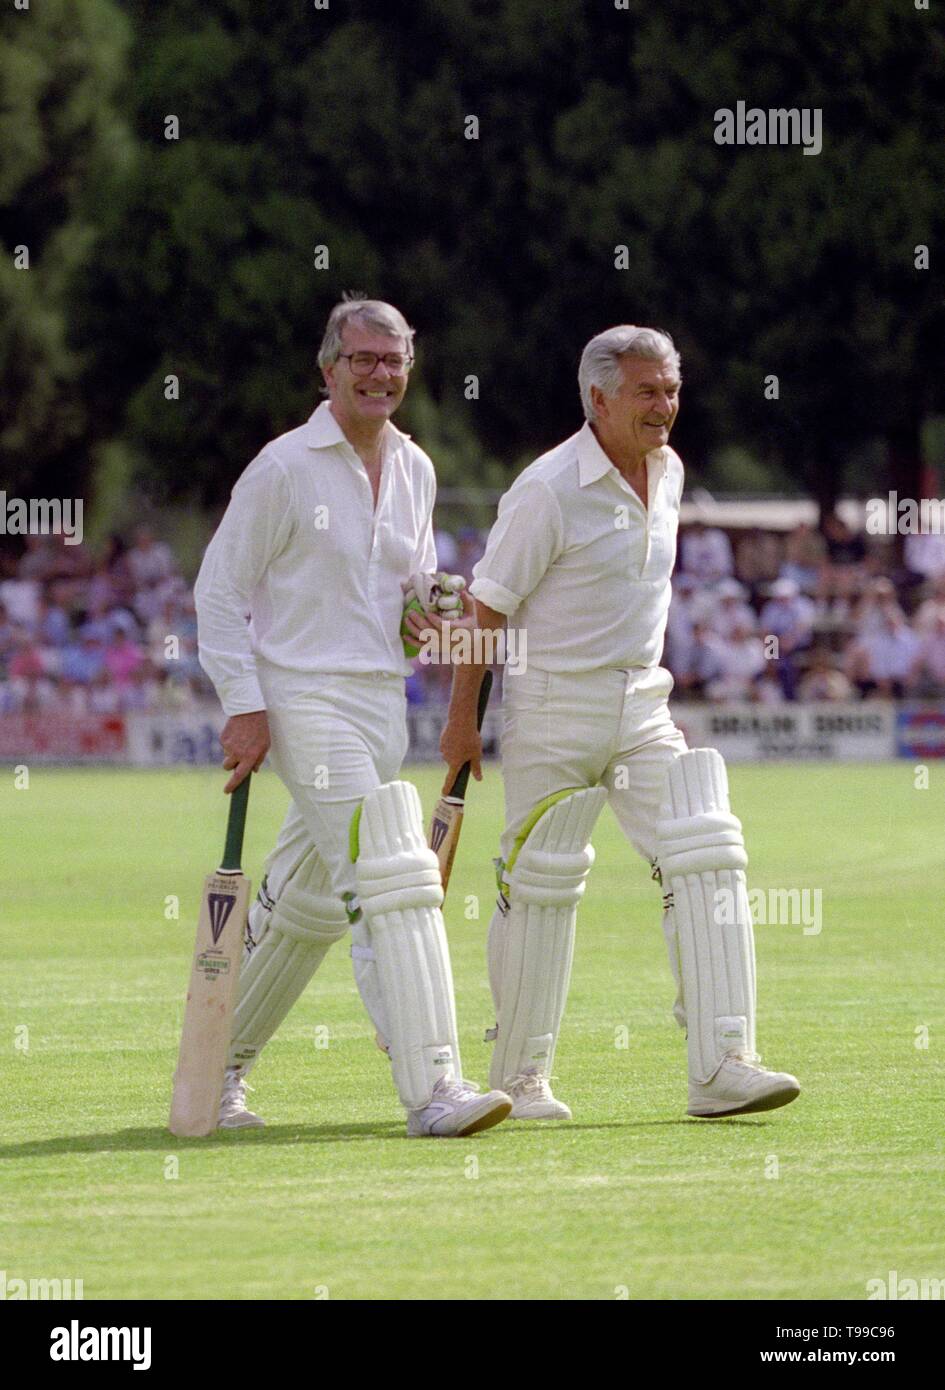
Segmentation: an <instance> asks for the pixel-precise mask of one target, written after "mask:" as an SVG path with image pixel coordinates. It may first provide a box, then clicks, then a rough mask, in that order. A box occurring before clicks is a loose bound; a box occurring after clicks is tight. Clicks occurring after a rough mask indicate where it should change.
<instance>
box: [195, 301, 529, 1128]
mask: <svg viewBox="0 0 945 1390" xmlns="http://www.w3.org/2000/svg"><path fill="white" fill-rule="evenodd" d="M413 336H414V335H413V330H412V329H411V328H410V327H409V326H408V324H407V323H406V321H405V319H404V318H403V316H402V314H400V312H399V311H398V310H397V309H395V308H393V306H392V305H390V304H384V303H382V302H380V301H376V300H367V299H356V298H346V299H344V300H343V301H342V302H341V303H340V304H338V305H336V306H335V308H334V309H333V310H332V313H331V315H330V317H329V320H328V325H327V328H326V330H325V335H324V338H323V341H322V345H321V349H320V351H319V355H318V363H319V366H320V368H321V370H322V374H323V376H324V378H325V383H326V390H327V395H328V400H327V401H326V402H324V403H322V404H321V405H319V407H318V408H317V410H315V412H314V413H313V414H312V416H311V417H310V419H309V420H308V422H307V424H305V425H303V426H301V427H300V428H299V429H295V430H290V431H289V432H288V433H287V434H284V435H281V436H280V437H279V438H278V439H275V440H273V441H271V442H270V443H269V444H267V445H266V446H265V448H264V449H263V450H262V451H261V453H260V454H259V455H258V456H257V457H256V458H255V459H254V460H253V462H252V463H251V464H250V465H249V467H248V468H247V469H246V471H245V472H244V473H243V475H242V477H241V478H240V479H239V480H238V482H237V484H236V486H235V487H234V489H233V494H232V499H231V501H230V504H229V506H228V508H227V511H226V513H225V515H224V517H223V520H222V521H221V523H220V526H219V529H218V530H217V532H216V535H215V536H214V538H213V540H212V541H211V543H210V545H209V547H208V549H207V553H206V555H205V556H204V561H203V564H202V566H201V569H200V574H199V576H198V579H197V585H196V600H197V617H198V624H199V642H200V659H201V662H202V664H203V666H204V669H205V670H206V671H207V673H208V674H209V676H210V678H211V679H212V681H213V683H214V685H215V687H216V690H217V693H218V694H219V696H220V700H221V703H222V705H223V708H224V711H225V713H226V714H227V715H228V716H229V718H228V721H227V724H226V726H225V728H224V730H223V733H222V735H221V741H222V744H223V749H224V753H225V754H226V758H225V761H224V764H223V765H224V767H225V768H227V769H230V770H231V771H232V776H231V777H230V780H229V782H228V783H227V785H226V787H225V791H227V792H232V791H233V790H234V789H235V788H236V787H237V786H238V785H239V783H240V782H241V781H242V780H243V778H244V777H247V776H249V774H250V773H251V772H252V771H254V770H256V769H258V768H259V766H260V765H261V763H262V761H263V759H264V758H265V756H266V753H267V752H269V753H270V755H271V760H272V765H273V767H274V768H275V770H276V772H277V773H278V774H279V776H280V778H281V779H282V781H283V782H284V783H285V785H286V787H287V788H288V791H289V794H290V797H291V798H292V800H291V804H290V806H289V810H288V814H287V815H286V818H285V822H284V824H283V827H282V830H281V832H280V835H279V839H278V842H277V844H276V847H275V849H274V850H273V851H272V853H271V854H270V855H269V858H268V859H267V861H266V875H265V877H264V879H263V882H262V887H261V890H260V894H259V899H258V900H257V902H256V903H255V905H254V907H253V909H252V911H251V912H250V917H249V929H248V940H247V955H246V958H245V959H244V964H243V969H242V972H241V978H240V994H239V1001H238V1004H237V1008H236V1015H235V1022H234V1030H233V1037H232V1042H231V1051H230V1057H229V1065H228V1068H227V1073H226V1082H225V1087H224V1093H223V1101H222V1104H221V1111H220V1124H221V1126H223V1127H225V1128H241V1127H244V1126H253V1125H260V1124H262V1123H263V1122H262V1120H261V1119H260V1118H259V1117H258V1116H257V1115H254V1114H253V1113H252V1112H251V1111H250V1110H248V1109H247V1106H246V1098H245V1090H246V1087H245V1077H246V1073H247V1072H248V1070H249V1068H250V1067H251V1066H252V1065H254V1063H255V1062H256V1060H257V1059H258V1057H259V1053H260V1051H261V1049H262V1048H263V1046H264V1045H265V1043H266V1042H267V1041H268V1040H269V1038H270V1037H272V1035H273V1033H274V1032H275V1031H276V1029H277V1028H278V1027H279V1025H280V1023H281V1022H282V1020H283V1019H284V1018H285V1016H286V1014H287V1013H288V1012H289V1009H290V1008H291V1007H292V1005H293V1004H294V1003H295V1001H296V1000H297V999H298V997H299V995H300V994H301V993H302V991H303V989H304V988H305V986H306V984H307V983H308V981H309V980H310V979H311V977H312V975H313V974H314V973H315V971H316V970H317V969H318V966H319V965H320V964H321V962H322V960H323V959H324V957H325V955H326V953H327V951H328V949H329V947H330V946H331V945H332V943H333V942H335V941H337V940H338V939H339V938H340V937H342V936H343V935H344V934H345V933H346V932H347V930H348V928H349V926H350V929H351V933H352V942H353V944H352V951H351V953H352V957H353V959H354V968H355V978H356V980H357V982H358V987H359V989H360V991H361V996H362V998H363V1000H364V1002H365V1005H366V1007H367V1009H368V1012H369V1013H370V1015H371V1018H372V1020H373V1022H374V1026H375V1029H376V1031H377V1034H378V1037H379V1040H381V1041H382V1044H383V1045H385V1047H386V1050H387V1051H388V1053H389V1056H390V1060H391V1068H392V1073H393V1079H394V1083H395V1085H396V1087H397V1090H398V1092H399V1095H400V1098H401V1100H402V1102H403V1104H404V1106H405V1108H406V1110H407V1112H408V1134H410V1135H411V1136H416V1137H422V1136H429V1137H447V1136H465V1135H468V1134H473V1133H476V1132H477V1131H479V1130H482V1129H487V1128H489V1127H490V1126H491V1125H494V1124H497V1123H498V1122H499V1121H500V1120H502V1119H504V1118H505V1116H506V1115H507V1114H508V1112H509V1109H510V1108H511V1102H510V1101H509V1099H508V1097H507V1096H505V1095H504V1094H503V1093H502V1092H498V1091H496V1092H490V1093H489V1094H487V1095H479V1094H478V1092H477V1090H476V1088H475V1087H473V1086H471V1085H470V1084H469V1083H468V1082H465V1081H463V1079H462V1074H461V1071H460V1064H459V1048H458V1045H457V1038H456V1018H455V1006H454V1002H453V984H452V976H451V971H450V962H449V951H448V948H447V943H446V936H445V932H444V928H443V919H442V915H441V912H440V904H441V903H442V901H443V889H442V883H441V879H440V873H439V867H438V864H437V859H436V856H435V855H434V854H433V853H432V851H430V850H429V849H428V848H427V845H426V840H425V836H424V829H423V821H422V815H421V811H420V802H419V798H418V796H417V792H416V790H415V788H414V787H413V786H412V785H411V784H410V783H407V782H401V781H398V780H396V779H397V775H398V772H399V769H400V764H401V762H402V760H403V758H404V755H405V754H406V752H407V742H408V740H407V725H406V699H405V688H404V680H405V676H406V675H407V674H409V671H410V667H409V665H408V663H407V661H406V658H405V655H404V643H403V640H402V637H401V624H402V621H403V610H404V590H405V588H406V587H407V586H408V584H409V583H410V582H411V581H413V589H414V591H417V590H418V589H419V590H421V591H422V590H423V589H424V588H425V587H426V589H427V590H429V585H427V586H424V585H423V584H422V583H420V584H418V583H417V580H418V579H420V578H421V577H423V576H429V575H430V574H431V573H432V571H434V570H435V568H436V552H435V548H434V544H433V532H432V514H433V501H434V495H435V490H436V482H435V477H434V472H433V465H432V463H431V462H430V460H429V458H428V457H427V455H426V454H425V453H424V452H423V450H422V449H419V448H418V447H417V446H416V445H415V444H414V443H413V442H412V441H411V439H410V437H409V436H408V435H406V434H403V433H402V432H401V431H400V430H398V429H397V428H396V427H395V426H394V425H393V424H392V423H391V416H392V415H393V414H394V412H395V411H396V410H397V407H398V406H399V405H400V403H401V401H402V400H403V398H404V393H405V391H406V389H407V379H408V374H409V371H410V367H411V365H412V362H413ZM247 617H248V618H249V619H250V621H249V623H248V624H247V621H246V619H247Z"/></svg>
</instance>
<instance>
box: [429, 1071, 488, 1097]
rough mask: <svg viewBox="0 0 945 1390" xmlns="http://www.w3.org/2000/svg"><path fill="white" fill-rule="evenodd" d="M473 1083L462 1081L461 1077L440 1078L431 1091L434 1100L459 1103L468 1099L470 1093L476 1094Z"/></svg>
mask: <svg viewBox="0 0 945 1390" xmlns="http://www.w3.org/2000/svg"><path fill="white" fill-rule="evenodd" d="M478 1090H479V1087H478V1086H477V1085H476V1083H475V1082H474V1081H464V1080H463V1078H462V1077H461V1076H456V1077H452V1076H441V1077H440V1079H439V1081H438V1082H437V1083H436V1086H435V1088H434V1091H433V1097H434V1099H435V1100H445V1101H453V1102H456V1103H460V1102H462V1101H464V1100H468V1099H469V1093H470V1091H474V1092H478Z"/></svg>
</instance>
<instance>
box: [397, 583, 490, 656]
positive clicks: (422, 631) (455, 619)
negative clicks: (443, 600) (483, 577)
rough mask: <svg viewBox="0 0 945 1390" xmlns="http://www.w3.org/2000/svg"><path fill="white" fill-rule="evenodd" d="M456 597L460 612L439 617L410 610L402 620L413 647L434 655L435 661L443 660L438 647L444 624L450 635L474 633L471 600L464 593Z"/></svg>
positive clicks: (474, 621) (474, 622) (474, 624)
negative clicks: (459, 630)
mask: <svg viewBox="0 0 945 1390" xmlns="http://www.w3.org/2000/svg"><path fill="white" fill-rule="evenodd" d="M457 597H458V598H460V599H461V600H462V605H463V607H462V610H461V611H460V612H457V613H450V614H448V615H443V616H441V615H440V614H439V613H418V612H417V611H416V609H411V610H409V611H408V613H407V616H406V617H405V619H404V626H405V627H406V628H407V630H408V632H409V633H410V636H411V637H412V638H413V643H414V646H417V647H419V648H420V649H421V651H423V650H424V649H426V650H427V651H429V652H430V653H431V654H433V655H435V658H436V659H437V660H442V659H443V658H442V656H441V655H440V645H441V634H442V632H443V624H444V623H449V628H450V633H453V632H455V631H457V630H458V629H464V630H465V631H467V632H470V633H472V632H475V631H476V615H475V612H474V611H473V605H472V600H471V599H470V598H469V596H468V595H467V594H465V593H461V594H458V595H457ZM431 633H434V634H435V637H433V636H431Z"/></svg>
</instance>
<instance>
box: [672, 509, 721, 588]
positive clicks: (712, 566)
mask: <svg viewBox="0 0 945 1390" xmlns="http://www.w3.org/2000/svg"><path fill="white" fill-rule="evenodd" d="M680 557H681V563H682V567H683V569H684V570H685V571H686V573H687V574H693V575H695V577H696V578H697V579H701V580H702V582H703V583H704V584H715V583H716V582H717V581H718V580H720V579H726V578H728V577H729V576H730V575H731V574H732V572H733V570H734V568H735V561H734V557H733V555H732V543H731V541H730V540H729V538H728V536H727V535H726V534H725V532H724V531H720V530H719V528H718V527H717V526H706V524H705V522H703V521H695V522H693V523H692V525H691V526H689V527H687V528H686V530H684V531H683V533H682V537H681V539H680Z"/></svg>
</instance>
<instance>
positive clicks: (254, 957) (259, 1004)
mask: <svg viewBox="0 0 945 1390" xmlns="http://www.w3.org/2000/svg"><path fill="white" fill-rule="evenodd" d="M347 929H348V917H347V914H346V913H345V910H344V907H343V905H342V903H341V901H340V900H339V899H338V898H337V897H336V896H335V894H334V893H333V892H332V888H331V879H330V876H329V873H328V869H327V867H326V865H325V863H324V862H323V860H322V859H321V858H320V856H319V854H318V851H317V850H315V849H312V850H311V851H310V852H309V853H308V855H306V857H305V858H304V859H303V860H302V862H301V864H300V865H299V867H298V868H297V869H296V871H295V873H294V874H293V875H292V877H291V878H290V879H289V880H288V882H287V883H286V884H285V885H284V887H283V888H282V891H281V892H280V893H279V896H278V898H277V899H276V900H275V902H274V903H273V902H272V901H271V900H270V899H268V898H266V897H265V896H264V895H263V891H262V890H261V892H260V897H259V898H257V900H256V902H255V903H254V904H253V907H252V909H251V910H250V914H249V934H248V940H247V943H246V945H247V954H246V956H245V957H244V960H243V966H242V969H241V971H240V990H239V1000H238V1002H237V1005H236V1013H235V1016H234V1020H233V1036H232V1041H231V1043H230V1053H229V1058H228V1060H227V1066H228V1067H235V1066H239V1067H242V1069H243V1070H244V1071H248V1070H249V1068H250V1067H251V1066H252V1065H253V1063H254V1062H255V1061H256V1059H257V1057H258V1055H259V1053H260V1051H261V1049H262V1048H263V1047H264V1046H265V1044H266V1043H267V1042H268V1041H269V1039H270V1038H271V1037H272V1035H273V1034H274V1033H275V1031H276V1029H277V1028H278V1027H279V1025H280V1024H281V1023H282V1021H283V1019H284V1018H285V1017H286V1015H287V1014H288V1012H289V1010H290V1009H291V1008H292V1005H293V1004H294V1003H295V1002H296V1000H297V999H298V997H299V995H300V994H301V993H302V991H303V990H304V989H305V986H306V985H307V984H308V982H309V980H310V979H311V978H312V976H313V975H314V974H315V971H316V970H317V969H318V967H319V966H320V965H321V963H322V961H323V960H324V958H325V956H326V954H327V952H328V949H329V947H330V946H331V945H332V944H333V943H334V942H335V941H337V940H338V939H339V937H342V936H344V934H345V932H346V931H347Z"/></svg>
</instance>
